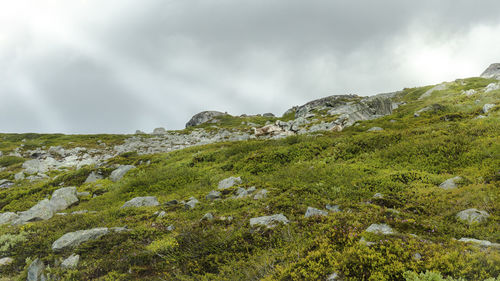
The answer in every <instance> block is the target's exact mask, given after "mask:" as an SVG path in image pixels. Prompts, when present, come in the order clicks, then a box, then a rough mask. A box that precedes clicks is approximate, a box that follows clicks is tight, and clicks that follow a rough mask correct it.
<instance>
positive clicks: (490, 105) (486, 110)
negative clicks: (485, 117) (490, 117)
mask: <svg viewBox="0 0 500 281" xmlns="http://www.w3.org/2000/svg"><path fill="white" fill-rule="evenodd" d="M493 107H495V105H494V104H491V103H487V104H485V105H484V106H483V113H485V114H487V113H488V112H489V111H490V110H491V109H492V108H493Z"/></svg>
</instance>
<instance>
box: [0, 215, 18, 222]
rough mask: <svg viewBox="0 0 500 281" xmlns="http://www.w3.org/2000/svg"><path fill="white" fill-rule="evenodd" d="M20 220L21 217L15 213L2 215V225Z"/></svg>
mask: <svg viewBox="0 0 500 281" xmlns="http://www.w3.org/2000/svg"><path fill="white" fill-rule="evenodd" d="M17 219H19V216H18V215H17V214H16V213H13V212H6V213H1V214H0V225H2V224H8V223H12V222H13V221H15V220H17Z"/></svg>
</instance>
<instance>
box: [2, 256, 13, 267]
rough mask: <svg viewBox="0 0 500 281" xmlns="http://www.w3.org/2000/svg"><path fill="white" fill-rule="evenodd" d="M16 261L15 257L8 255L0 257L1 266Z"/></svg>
mask: <svg viewBox="0 0 500 281" xmlns="http://www.w3.org/2000/svg"><path fill="white" fill-rule="evenodd" d="M13 262H14V259H12V258H9V257H6V258H1V259H0V266H7V265H11V264H12V263H13Z"/></svg>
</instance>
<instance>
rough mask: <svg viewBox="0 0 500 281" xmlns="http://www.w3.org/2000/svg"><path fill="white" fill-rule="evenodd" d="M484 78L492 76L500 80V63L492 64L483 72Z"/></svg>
mask: <svg viewBox="0 0 500 281" xmlns="http://www.w3.org/2000/svg"><path fill="white" fill-rule="evenodd" d="M481 77H483V78H492V79H497V80H500V63H493V64H491V65H490V66H489V67H488V68H487V69H486V70H485V71H484V72H483V73H482V74H481Z"/></svg>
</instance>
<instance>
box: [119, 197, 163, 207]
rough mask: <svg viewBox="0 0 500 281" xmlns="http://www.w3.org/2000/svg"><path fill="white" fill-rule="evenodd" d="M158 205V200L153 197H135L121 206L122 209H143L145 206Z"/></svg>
mask: <svg viewBox="0 0 500 281" xmlns="http://www.w3.org/2000/svg"><path fill="white" fill-rule="evenodd" d="M158 205H160V203H159V202H158V199H156V197H154V196H146V197H135V198H133V199H131V200H129V201H127V202H125V204H123V206H122V208H128V207H145V206H158Z"/></svg>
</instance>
